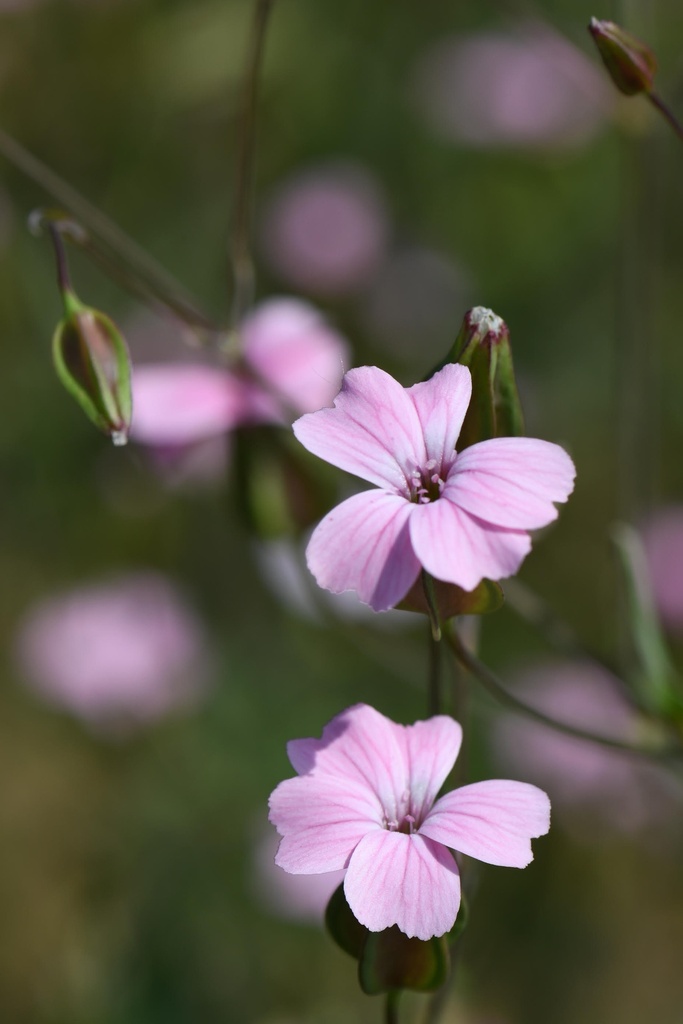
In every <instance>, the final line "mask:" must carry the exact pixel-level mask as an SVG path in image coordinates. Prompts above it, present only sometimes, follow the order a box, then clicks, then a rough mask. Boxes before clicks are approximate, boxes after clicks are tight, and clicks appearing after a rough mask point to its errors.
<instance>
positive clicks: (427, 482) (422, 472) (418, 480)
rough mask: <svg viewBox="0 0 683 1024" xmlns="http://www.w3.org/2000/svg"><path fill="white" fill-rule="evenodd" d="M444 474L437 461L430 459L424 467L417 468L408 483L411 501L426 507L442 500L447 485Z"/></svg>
mask: <svg viewBox="0 0 683 1024" xmlns="http://www.w3.org/2000/svg"><path fill="white" fill-rule="evenodd" d="M442 472H443V469H442V467H440V466H439V465H438V464H437V461H436V459H430V460H429V462H426V463H425V464H424V466H416V467H415V469H414V470H413V472H412V473H411V475H410V479H409V481H408V488H409V494H408V497H409V499H410V501H413V502H415V504H416V505H426V504H427V503H428V502H430V501H436V500H437V498H440V497H441V492H442V490H443V488H444V483H445V481H444V480H443V479H442V477H441V473H442Z"/></svg>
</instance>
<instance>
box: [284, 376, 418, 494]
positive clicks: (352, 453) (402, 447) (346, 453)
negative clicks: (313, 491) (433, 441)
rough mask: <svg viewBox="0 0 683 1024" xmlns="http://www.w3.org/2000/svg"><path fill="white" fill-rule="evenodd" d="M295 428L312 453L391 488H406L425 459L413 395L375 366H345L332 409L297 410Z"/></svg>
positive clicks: (397, 491)
mask: <svg viewBox="0 0 683 1024" xmlns="http://www.w3.org/2000/svg"><path fill="white" fill-rule="evenodd" d="M294 433H295V434H296V436H297V438H298V439H299V441H301V443H302V444H303V445H304V447H305V448H308V450H309V451H310V452H313V454H314V455H318V456H319V457H320V458H321V459H325V460H326V462H330V463H331V464H332V465H333V466H337V467H338V468H339V469H343V470H346V472H347V473H353V474H354V475H355V476H359V477H361V479H363V480H368V481H369V482H370V483H373V484H377V485H378V486H379V487H388V488H389V489H390V490H392V491H393V492H394V493H405V494H407V492H408V489H409V488H408V481H409V478H410V476H411V475H412V473H413V471H414V469H415V467H416V466H422V465H423V464H424V462H425V460H426V454H425V443H424V438H423V436H422V428H421V426H420V420H419V418H418V415H417V411H416V408H415V404H414V402H413V400H412V399H411V398H410V397H409V395H408V392H407V391H406V389H405V388H403V387H401V385H400V384H399V383H398V381H396V380H394V378H393V377H391V376H390V375H389V374H388V373H385V372H384V370H380V369H378V367H376V366H361V367H359V368H358V369H356V370H349V372H348V373H347V374H345V375H344V381H343V383H342V389H341V391H340V392H339V394H338V395H337V397H336V399H335V402H334V409H322V410H320V411H319V412H316V413H310V414H308V415H306V416H302V417H301V419H298V420H297V421H296V422H295V423H294Z"/></svg>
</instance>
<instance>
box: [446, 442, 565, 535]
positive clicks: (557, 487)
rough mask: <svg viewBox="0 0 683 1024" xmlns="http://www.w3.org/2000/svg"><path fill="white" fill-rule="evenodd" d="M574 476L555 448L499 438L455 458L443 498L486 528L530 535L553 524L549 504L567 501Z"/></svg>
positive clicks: (562, 453)
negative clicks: (503, 528)
mask: <svg viewBox="0 0 683 1024" xmlns="http://www.w3.org/2000/svg"><path fill="white" fill-rule="evenodd" d="M574 476H575V470H574V464H573V462H572V460H571V459H570V458H569V456H568V455H567V453H566V452H565V451H564V449H563V448H560V446H559V445H556V444H551V443H550V442H548V441H539V440H536V438H532V437H497V438H493V439H492V440H490V441H481V442H480V443H479V444H475V445H472V447H471V448H467V449H466V450H465V451H464V452H462V454H460V455H458V457H457V459H456V462H455V465H454V466H453V469H452V470H451V472H450V474H449V477H448V481H447V483H446V486H445V488H444V491H443V495H442V497H444V498H447V499H448V500H450V501H452V502H454V504H456V505H459V506H460V508H463V509H465V511H467V512H470V513H471V514H472V515H473V516H477V517H478V518H479V519H482V520H483V521H484V522H486V523H493V524H495V525H496V526H504V527H507V528H509V529H521V530H534V529H537V528H538V527H541V526H546V525H547V524H548V523H550V522H552V521H553V519H556V518H557V509H556V508H555V506H554V504H553V502H556V501H566V500H567V498H568V497H569V495H570V494H571V492H572V490H573V487H574Z"/></svg>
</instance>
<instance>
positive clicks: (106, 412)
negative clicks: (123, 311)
mask: <svg viewBox="0 0 683 1024" xmlns="http://www.w3.org/2000/svg"><path fill="white" fill-rule="evenodd" d="M63 298H64V318H63V319H62V320H61V321H60V322H59V324H58V325H57V329H56V331H55V333H54V336H53V339H52V354H53V358H54V364H55V369H56V370H57V376H58V377H59V379H60V380H61V382H62V384H63V385H64V387H65V388H66V390H67V391H68V392H69V394H71V395H73V397H74V398H75V399H76V401H77V402H78V403H79V405H80V406H81V408H82V409H83V410H84V412H85V414H86V415H87V416H88V417H89V418H90V419H91V420H92V422H93V423H94V424H95V426H97V427H99V428H100V430H103V431H104V433H105V434H108V435H109V437H110V438H111V440H112V441H113V442H114V444H115V445H122V444H125V443H126V441H127V440H128V430H129V427H130V420H131V413H132V399H131V383H130V378H131V369H130V357H129V355H128V347H127V345H126V343H125V341H124V339H123V337H122V336H121V334H120V333H119V331H118V330H117V328H116V325H115V324H114V323H113V322H112V321H111V320H110V319H109V317H108V316H105V314H104V313H100V312H99V310H97V309H92V308H90V307H89V306H84V305H83V303H82V302H81V301H80V300H79V299H78V298H77V297H76V295H75V294H74V293H73V291H71V290H65V291H64V292H63Z"/></svg>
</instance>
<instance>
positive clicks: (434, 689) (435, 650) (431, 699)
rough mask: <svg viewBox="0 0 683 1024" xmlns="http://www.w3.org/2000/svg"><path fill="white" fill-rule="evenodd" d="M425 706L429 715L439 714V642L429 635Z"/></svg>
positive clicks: (431, 633)
mask: <svg viewBox="0 0 683 1024" xmlns="http://www.w3.org/2000/svg"><path fill="white" fill-rule="evenodd" d="M427 706H428V709H429V714H430V715H440V714H441V710H442V709H441V641H440V640H436V639H435V638H434V634H433V632H430V634H429V678H428V698H427Z"/></svg>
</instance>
